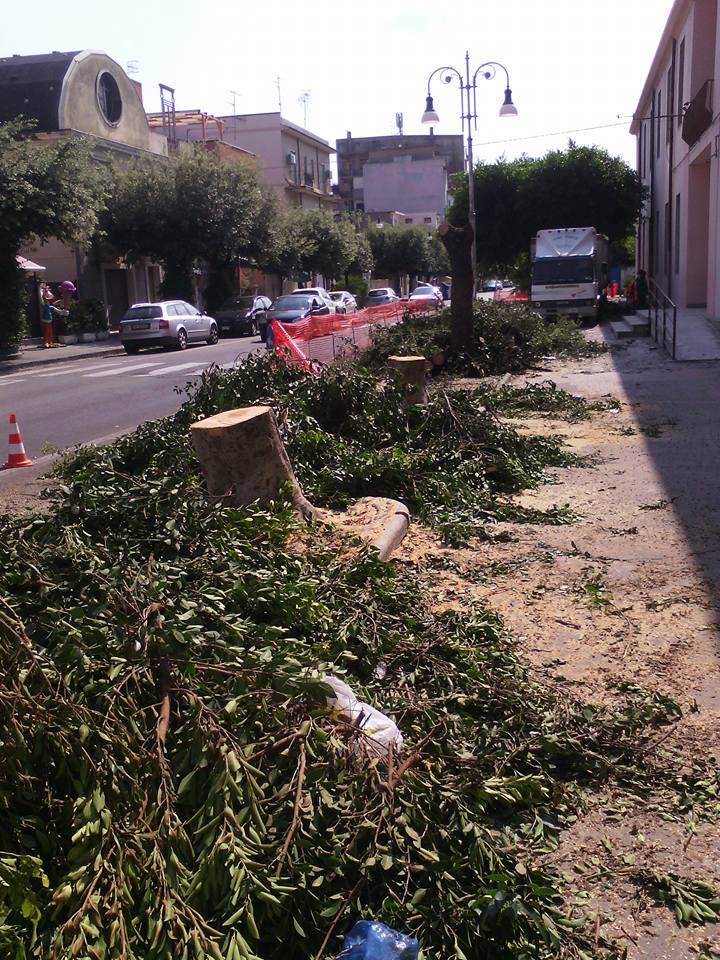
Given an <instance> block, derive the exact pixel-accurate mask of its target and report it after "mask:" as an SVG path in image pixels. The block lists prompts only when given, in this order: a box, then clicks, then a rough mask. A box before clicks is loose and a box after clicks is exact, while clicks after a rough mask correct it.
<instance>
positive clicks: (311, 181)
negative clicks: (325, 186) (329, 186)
mask: <svg viewBox="0 0 720 960" xmlns="http://www.w3.org/2000/svg"><path fill="white" fill-rule="evenodd" d="M303 182H304V183H305V186H306V187H312V186H314V185H315V177H314V175H313V174H312V173H308V172H307V171H306V172H305V174H304V180H303Z"/></svg>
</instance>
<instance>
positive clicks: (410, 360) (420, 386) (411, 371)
mask: <svg viewBox="0 0 720 960" xmlns="http://www.w3.org/2000/svg"><path fill="white" fill-rule="evenodd" d="M388 365H389V366H390V367H392V369H393V370H395V371H397V373H399V374H400V378H401V380H402V382H403V383H404V384H405V386H406V387H407V389H408V396H407V399H408V403H417V404H425V403H427V387H426V385H425V374H426V373H427V366H428V364H427V360H426V359H425V357H388Z"/></svg>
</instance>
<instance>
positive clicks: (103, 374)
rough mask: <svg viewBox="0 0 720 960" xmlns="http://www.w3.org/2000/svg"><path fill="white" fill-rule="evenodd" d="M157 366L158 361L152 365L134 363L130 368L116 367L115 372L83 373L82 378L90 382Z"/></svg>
mask: <svg viewBox="0 0 720 960" xmlns="http://www.w3.org/2000/svg"><path fill="white" fill-rule="evenodd" d="M157 366H159V363H158V361H157V360H156V361H155V362H154V363H134V364H133V365H132V366H130V367H118V368H117V369H115V370H103V371H102V372H101V373H84V374H83V376H84V377H87V379H88V380H92V379H93V378H95V377H116V376H117V375H118V374H119V373H133V371H135V370H145V369H146V368H147V367H157Z"/></svg>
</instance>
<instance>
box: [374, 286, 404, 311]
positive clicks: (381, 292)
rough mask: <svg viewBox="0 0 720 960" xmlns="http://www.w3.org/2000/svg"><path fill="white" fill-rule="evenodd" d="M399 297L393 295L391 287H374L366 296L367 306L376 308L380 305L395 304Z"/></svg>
mask: <svg viewBox="0 0 720 960" xmlns="http://www.w3.org/2000/svg"><path fill="white" fill-rule="evenodd" d="M399 299H400V297H399V296H398V295H397V294H396V293H395V291H394V290H393V288H392V287H376V288H375V289H374V290H369V291H368V295H367V304H366V305H367V306H368V307H377V306H379V304H381V303H395V301H396V300H399Z"/></svg>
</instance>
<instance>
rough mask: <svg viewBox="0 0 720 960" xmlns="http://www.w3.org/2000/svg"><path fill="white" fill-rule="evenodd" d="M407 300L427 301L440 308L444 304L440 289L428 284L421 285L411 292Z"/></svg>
mask: <svg viewBox="0 0 720 960" xmlns="http://www.w3.org/2000/svg"><path fill="white" fill-rule="evenodd" d="M408 299H409V300H429V301H431V302H432V303H434V304H437V306H439V307H441V306H442V305H443V303H444V302H445V301H444V300H443V295H442V292H441V290H440V287H434V286H433V285H432V284H430V283H421V284H418V286H417V287H415V289H414V290H413V292H412V293H411V294H410V296H409V297H408Z"/></svg>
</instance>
